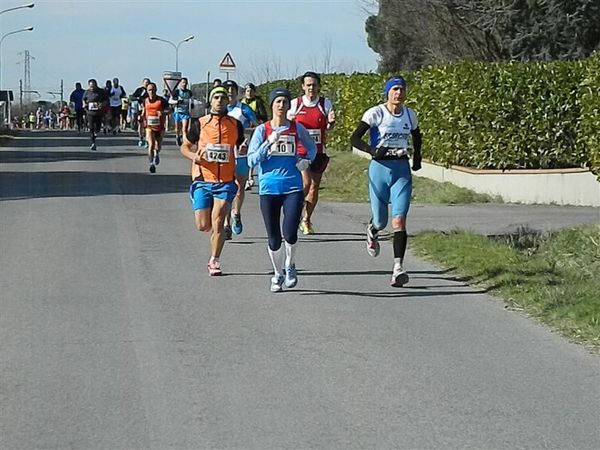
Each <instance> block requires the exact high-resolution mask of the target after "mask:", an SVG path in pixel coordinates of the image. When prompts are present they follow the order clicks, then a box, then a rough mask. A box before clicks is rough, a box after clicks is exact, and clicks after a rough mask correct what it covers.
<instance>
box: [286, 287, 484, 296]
mask: <svg viewBox="0 0 600 450" xmlns="http://www.w3.org/2000/svg"><path fill="white" fill-rule="evenodd" d="M430 289H431V290H430ZM282 293H284V294H285V293H288V294H291V293H298V294H300V295H343V296H346V297H372V298H398V297H448V296H451V295H472V294H485V293H487V290H469V291H449V290H437V289H436V288H429V287H426V286H414V287H409V286H406V287H403V288H397V289H396V290H395V291H393V292H390V291H387V292H357V291H332V290H325V289H292V290H289V291H283V292H282Z"/></svg>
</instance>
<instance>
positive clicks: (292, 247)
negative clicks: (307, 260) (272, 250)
mask: <svg viewBox="0 0 600 450" xmlns="http://www.w3.org/2000/svg"><path fill="white" fill-rule="evenodd" d="M284 243H285V267H290V266H291V265H292V264H294V260H295V258H294V256H295V254H296V246H297V245H296V244H297V243H296V244H290V243H289V242H286V241H284Z"/></svg>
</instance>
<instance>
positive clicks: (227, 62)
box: [219, 52, 235, 69]
mask: <svg viewBox="0 0 600 450" xmlns="http://www.w3.org/2000/svg"><path fill="white" fill-rule="evenodd" d="M219 68H221V69H235V63H234V62H233V58H232V57H231V55H230V54H229V52H227V53H226V54H225V56H224V57H223V60H222V61H221V63H220V64H219Z"/></svg>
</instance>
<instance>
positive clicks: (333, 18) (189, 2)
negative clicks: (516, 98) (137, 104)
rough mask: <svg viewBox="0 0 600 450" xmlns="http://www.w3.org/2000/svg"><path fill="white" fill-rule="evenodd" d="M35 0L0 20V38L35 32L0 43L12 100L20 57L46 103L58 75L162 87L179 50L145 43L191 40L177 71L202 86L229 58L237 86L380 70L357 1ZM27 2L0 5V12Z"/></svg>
mask: <svg viewBox="0 0 600 450" xmlns="http://www.w3.org/2000/svg"><path fill="white" fill-rule="evenodd" d="M33 1H34V2H35V7H34V8H32V9H28V8H27V9H20V10H16V11H10V12H7V13H5V14H2V15H0V30H1V34H2V35H3V34H5V33H7V32H10V31H13V30H18V29H21V28H24V27H27V26H30V25H32V26H34V27H35V29H34V31H32V32H23V33H18V34H15V35H11V36H8V37H7V38H6V39H5V40H4V42H3V44H2V88H3V89H13V90H14V91H15V97H17V96H18V87H19V79H20V78H24V64H23V55H19V53H20V52H23V51H24V50H29V52H30V53H31V55H32V56H33V57H34V58H35V59H32V60H31V88H32V89H34V90H38V91H40V93H41V94H42V99H51V98H52V96H51V95H50V94H47V91H58V90H59V89H60V80H61V78H62V79H64V83H65V92H67V93H70V92H71V90H72V89H73V86H74V83H75V82H76V81H81V82H82V83H83V85H84V87H85V85H86V83H87V80H88V79H89V78H96V79H97V80H98V84H99V85H102V86H103V85H104V82H105V81H106V80H107V79H112V78H113V77H115V76H116V77H118V78H119V79H120V80H121V84H122V85H123V86H124V87H125V89H126V90H127V92H128V93H130V92H132V91H133V89H135V87H137V86H139V84H140V82H141V79H142V78H143V77H145V76H148V77H150V78H151V79H152V80H153V81H159V80H160V79H161V77H162V72H163V71H165V70H175V49H174V48H173V47H172V46H170V45H169V44H166V43H163V42H158V41H151V40H150V39H149V38H150V36H157V37H160V38H162V39H166V40H169V41H172V42H174V43H177V42H179V41H181V40H183V39H185V38H187V37H188V36H190V35H194V36H195V38H194V39H193V40H192V41H190V42H186V43H183V44H181V46H180V47H179V71H180V72H182V73H183V76H187V77H188V78H189V79H190V81H191V82H192V83H197V82H200V81H205V80H206V78H207V71H210V73H211V79H212V78H215V77H218V78H222V79H225V78H226V75H225V74H224V73H220V72H219V70H218V65H219V62H220V61H221V59H222V58H223V56H224V55H225V53H227V52H230V53H231V55H232V56H233V59H234V61H235V63H236V65H237V72H236V73H233V74H231V75H230V78H231V79H234V80H236V81H238V82H239V83H240V84H242V83H244V82H246V81H254V82H261V81H264V78H265V77H266V71H267V69H268V70H269V72H268V73H269V74H271V75H270V78H273V77H276V78H284V77H285V78H288V77H291V76H296V75H299V74H301V73H303V72H305V71H307V70H316V71H317V72H322V71H323V70H324V65H325V63H326V61H329V67H330V68H331V70H330V71H337V72H347V73H350V72H353V71H360V72H368V71H375V70H376V68H377V58H378V55H377V54H376V53H374V52H373V51H372V50H371V49H370V48H369V47H368V45H367V43H366V33H365V31H364V23H365V19H366V17H367V14H366V13H365V12H364V11H363V10H362V7H361V6H362V1H361V0H246V1H233V0H221V1H215V0H180V1H160V0H145V1H140V0H130V1H127V0H123V1H113V0H78V1H72V0H70V1H68V0H33ZM27 3H29V1H28V0H0V10H4V9H7V8H11V7H14V6H19V5H23V4H27ZM328 49H329V50H330V57H329V58H327V57H326V56H325V55H326V54H327V50H328ZM32 99H34V98H32Z"/></svg>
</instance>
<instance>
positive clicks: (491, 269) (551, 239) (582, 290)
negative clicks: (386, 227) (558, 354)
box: [411, 225, 600, 351]
mask: <svg viewBox="0 0 600 450" xmlns="http://www.w3.org/2000/svg"><path fill="white" fill-rule="evenodd" d="M411 247H412V249H413V250H414V251H415V253H416V254H418V255H420V256H423V257H425V258H426V259H429V260H433V261H435V262H437V263H441V264H442V265H443V266H445V267H449V268H452V270H453V271H454V272H455V273H457V274H459V275H460V276H461V277H463V278H464V280H465V281H468V282H470V283H473V284H476V285H480V286H483V287H485V288H487V289H488V290H489V291H490V292H492V293H494V294H497V295H499V296H501V297H502V298H504V300H505V301H506V303H507V304H508V305H509V307H511V308H514V309H517V310H522V311H524V312H525V313H526V314H528V315H531V316H533V317H536V318H538V319H539V320H540V321H542V322H544V323H546V324H548V325H550V326H551V327H553V328H556V329H557V330H559V331H560V332H561V333H562V334H564V335H565V336H567V337H569V338H570V339H572V340H574V341H576V342H579V343H582V344H585V345H587V346H589V347H591V348H593V349H594V350H595V351H598V350H600V225H591V226H582V227H577V228H573V229H568V230H562V231H557V232H553V233H544V234H540V233H534V232H527V231H521V232H520V233H518V234H516V235H512V236H499V237H493V238H490V237H486V236H479V235H475V234H471V233H467V232H455V233H449V234H448V233H422V234H419V235H417V236H415V238H414V239H411Z"/></svg>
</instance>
